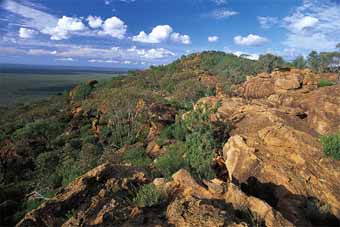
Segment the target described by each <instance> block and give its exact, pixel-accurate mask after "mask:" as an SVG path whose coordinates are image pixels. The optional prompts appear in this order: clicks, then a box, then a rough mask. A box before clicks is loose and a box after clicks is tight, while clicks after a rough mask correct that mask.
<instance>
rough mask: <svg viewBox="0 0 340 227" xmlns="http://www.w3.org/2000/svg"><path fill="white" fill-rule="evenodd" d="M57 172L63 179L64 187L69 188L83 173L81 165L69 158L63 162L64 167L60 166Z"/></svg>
mask: <svg viewBox="0 0 340 227" xmlns="http://www.w3.org/2000/svg"><path fill="white" fill-rule="evenodd" d="M56 171H57V174H58V175H59V176H61V177H62V185H63V186H67V185H68V184H69V183H71V182H72V181H73V180H75V179H76V178H77V177H79V176H81V174H82V173H83V170H82V169H81V167H80V164H79V163H78V162H77V161H76V160H75V159H72V158H68V159H66V160H65V161H63V162H62V165H59V166H58V167H57V169H56Z"/></svg>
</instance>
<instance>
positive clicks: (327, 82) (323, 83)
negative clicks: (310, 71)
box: [318, 79, 334, 87]
mask: <svg viewBox="0 0 340 227" xmlns="http://www.w3.org/2000/svg"><path fill="white" fill-rule="evenodd" d="M332 85H334V83H333V81H330V80H324V79H322V80H320V81H319V83H318V86H319V87H328V86H332Z"/></svg>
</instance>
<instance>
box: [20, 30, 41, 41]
mask: <svg viewBox="0 0 340 227" xmlns="http://www.w3.org/2000/svg"><path fill="white" fill-rule="evenodd" d="M36 34H37V32H36V31H35V30H32V29H28V28H20V29H19V37H20V38H22V39H30V38H33V36H34V35H36Z"/></svg>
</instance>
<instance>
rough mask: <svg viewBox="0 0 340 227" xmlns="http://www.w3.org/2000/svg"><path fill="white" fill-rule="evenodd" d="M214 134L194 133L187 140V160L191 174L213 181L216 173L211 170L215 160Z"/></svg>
mask: <svg viewBox="0 0 340 227" xmlns="http://www.w3.org/2000/svg"><path fill="white" fill-rule="evenodd" d="M213 144H214V140H213V137H212V132H209V131H207V132H205V133H201V132H194V133H192V134H190V135H188V137H187V139H186V143H185V146H186V160H187V162H188V165H189V168H190V172H191V173H192V174H194V175H195V176H196V177H198V178H201V179H211V178H212V177H214V175H215V173H214V171H213V170H212V168H211V165H212V160H213V158H214V150H213Z"/></svg>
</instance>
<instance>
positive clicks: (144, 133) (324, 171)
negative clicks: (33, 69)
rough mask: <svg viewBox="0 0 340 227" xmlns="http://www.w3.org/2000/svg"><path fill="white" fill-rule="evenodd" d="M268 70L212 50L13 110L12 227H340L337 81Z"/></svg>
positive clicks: (4, 130)
mask: <svg viewBox="0 0 340 227" xmlns="http://www.w3.org/2000/svg"><path fill="white" fill-rule="evenodd" d="M263 71H266V67H265V66H264V65H263V62H258V61H252V60H248V59H245V58H240V57H236V56H234V55H228V54H225V53H221V52H203V53H198V54H192V55H189V56H186V57H183V58H181V59H179V60H177V61H175V62H174V63H172V64H169V65H165V66H159V67H152V68H150V69H148V70H145V71H134V72H129V74H128V75H127V76H122V77H114V78H112V79H111V80H107V81H100V82H97V81H89V82H83V83H81V84H79V85H78V86H77V87H75V88H74V89H72V90H71V91H70V92H69V95H68V96H67V97H61V96H59V97H53V98H51V99H50V100H48V101H41V102H40V103H35V104H31V105H28V106H20V107H18V108H16V109H12V110H5V111H3V113H2V118H1V120H0V125H1V126H0V140H1V141H3V142H2V144H1V155H0V158H1V180H2V184H1V190H0V191H1V193H0V204H1V205H0V211H1V213H2V214H5V215H3V216H2V217H1V218H2V219H1V220H0V221H1V225H11V224H13V223H15V222H16V221H18V220H19V219H21V218H22V217H23V215H24V214H25V213H27V214H26V215H25V217H24V219H22V220H21V221H20V222H19V224H18V226H61V225H63V226H79V225H84V226H112V225H113V226H156V225H161V226H173V225H175V226H253V225H257V226H319V225H320V223H321V224H324V223H326V224H328V225H330V226H337V225H338V224H339V217H340V204H339V203H338V201H337V199H336V198H337V197H339V194H340V192H339V190H338V189H339V188H340V187H339V185H338V183H337V182H338V181H336V180H335V179H337V178H338V177H339V176H338V174H339V168H338V162H339V161H338V160H336V159H337V157H338V156H337V155H336V154H337V153H336V152H337V150H336V149H337V148H334V146H338V145H333V143H331V145H330V146H333V147H331V149H330V151H329V152H327V149H326V148H327V139H329V138H328V137H327V136H328V135H333V134H336V133H337V132H339V131H340V124H338V123H337V122H339V116H340V114H339V111H340V110H339V108H338V106H339V104H340V100H339V99H338V97H337V96H334V95H333V94H339V92H340V90H339V85H335V83H334V82H333V81H335V80H336V76H335V75H334V74H315V73H313V72H311V71H310V70H307V69H305V70H295V69H291V70H289V69H287V70H286V71H285V72H280V71H275V72H272V73H260V72H263ZM258 73H259V74H258ZM257 74H258V75H257ZM255 75H257V76H255ZM325 81H326V82H327V85H329V86H326V87H323V86H324V85H325V83H324V82H325ZM323 136H325V137H323ZM320 137H321V138H323V139H322V140H321V142H322V141H324V144H326V148H324V147H323V146H322V143H321V142H320V139H319V138H320ZM332 138H333V137H331V139H332ZM325 141H326V142H325ZM323 150H324V151H326V154H330V155H333V156H334V158H330V157H327V156H326V155H325V154H324V153H323ZM319 179H322V183H320V182H321V181H319ZM32 192H34V193H32ZM40 204H41V205H40ZM13 214H14V215H13Z"/></svg>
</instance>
